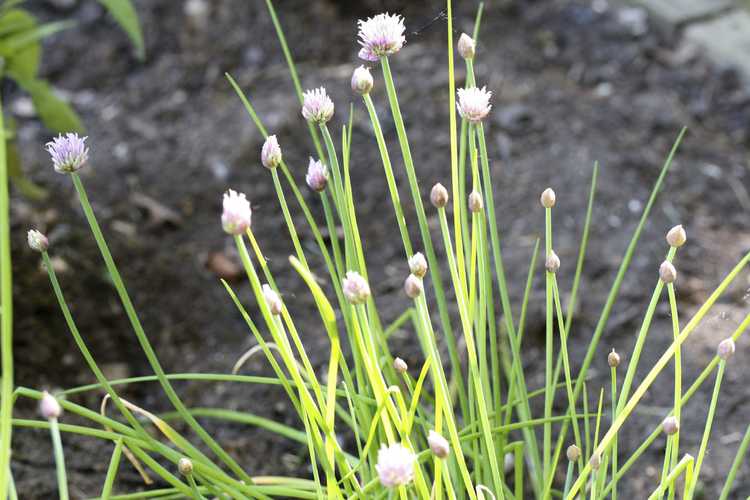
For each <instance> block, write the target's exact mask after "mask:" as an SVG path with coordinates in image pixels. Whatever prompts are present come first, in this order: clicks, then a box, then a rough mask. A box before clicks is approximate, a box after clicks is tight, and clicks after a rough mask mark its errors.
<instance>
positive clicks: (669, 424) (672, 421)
mask: <svg viewBox="0 0 750 500" xmlns="http://www.w3.org/2000/svg"><path fill="white" fill-rule="evenodd" d="M661 427H662V429H663V430H664V434H666V435H667V436H672V435H673V434H677V431H679V430H680V421H679V420H677V417H675V416H674V415H670V416H668V417H667V418H665V419H664V421H663V422H662V423H661Z"/></svg>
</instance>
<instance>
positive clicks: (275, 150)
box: [260, 135, 281, 169]
mask: <svg viewBox="0 0 750 500" xmlns="http://www.w3.org/2000/svg"><path fill="white" fill-rule="evenodd" d="M260 161H261V162H262V163H263V166H264V167H266V168H268V169H274V168H276V167H278V166H279V164H280V163H281V146H279V141H278V140H277V139H276V136H275V135H269V136H268V137H267V138H266V141H265V142H264V143H263V148H262V149H261V150H260Z"/></svg>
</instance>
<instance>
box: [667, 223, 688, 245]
mask: <svg viewBox="0 0 750 500" xmlns="http://www.w3.org/2000/svg"><path fill="white" fill-rule="evenodd" d="M686 241H687V233H685V228H684V227H682V224H680V225H677V226H675V227H673V228H672V229H670V230H669V232H668V233H667V243H669V246H670V247H675V248H679V247H681V246H682V245H684V244H685V242H686Z"/></svg>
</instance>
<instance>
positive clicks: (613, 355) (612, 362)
mask: <svg viewBox="0 0 750 500" xmlns="http://www.w3.org/2000/svg"><path fill="white" fill-rule="evenodd" d="M607 364H608V365H609V367H610V368H617V367H618V366H620V355H619V354H617V352H616V351H615V350H614V349H612V352H610V353H609V354H608V355H607Z"/></svg>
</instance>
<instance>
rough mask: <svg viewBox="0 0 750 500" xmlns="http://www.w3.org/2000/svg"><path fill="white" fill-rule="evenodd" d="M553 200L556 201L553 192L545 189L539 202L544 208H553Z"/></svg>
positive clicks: (550, 189)
mask: <svg viewBox="0 0 750 500" xmlns="http://www.w3.org/2000/svg"><path fill="white" fill-rule="evenodd" d="M555 200H556V197H555V192H554V191H553V190H552V188H547V189H545V190H544V191H542V197H541V202H542V206H543V207H544V208H552V207H554V206H555Z"/></svg>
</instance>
